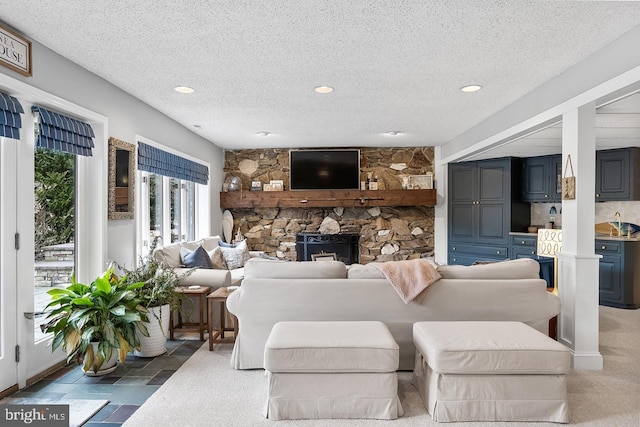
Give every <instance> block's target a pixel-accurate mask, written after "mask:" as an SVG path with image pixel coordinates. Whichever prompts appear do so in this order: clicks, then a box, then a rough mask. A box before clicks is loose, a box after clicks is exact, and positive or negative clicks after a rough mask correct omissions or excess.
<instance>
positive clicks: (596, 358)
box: [571, 351, 604, 371]
mask: <svg viewBox="0 0 640 427" xmlns="http://www.w3.org/2000/svg"><path fill="white" fill-rule="evenodd" d="M571 353H572V355H573V369H576V370H578V371H602V369H603V368H604V359H603V358H602V355H601V354H600V353H599V352H595V353H576V352H575V351H572V352H571Z"/></svg>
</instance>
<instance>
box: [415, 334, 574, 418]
mask: <svg viewBox="0 0 640 427" xmlns="http://www.w3.org/2000/svg"><path fill="white" fill-rule="evenodd" d="M413 342H414V343H415V345H416V350H417V351H416V363H415V368H414V374H413V385H414V386H415V387H416V388H417V389H418V392H419V393H420V396H421V397H422V400H423V402H424V404H425V406H426V407H427V411H428V412H429V414H431V417H432V418H433V419H434V420H435V421H442V422H455V421H548V422H549V421H550V422H558V423H568V422H569V408H568V401H567V385H566V381H565V374H566V373H567V372H568V371H569V369H570V368H571V354H570V351H569V349H568V348H567V347H565V346H564V345H562V344H560V343H558V342H556V341H554V340H552V339H551V338H549V337H547V336H546V335H544V334H542V333H540V332H539V331H537V330H535V329H533V328H531V327H529V326H527V325H525V324H524V323H520V322H419V323H415V324H414V325H413Z"/></svg>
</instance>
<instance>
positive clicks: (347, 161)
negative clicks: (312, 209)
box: [289, 149, 360, 190]
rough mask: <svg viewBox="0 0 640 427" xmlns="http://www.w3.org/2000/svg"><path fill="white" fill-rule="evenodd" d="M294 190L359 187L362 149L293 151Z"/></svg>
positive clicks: (291, 185) (291, 173)
mask: <svg viewBox="0 0 640 427" xmlns="http://www.w3.org/2000/svg"><path fill="white" fill-rule="evenodd" d="M289 177H290V183H289V184H290V186H289V188H290V189H291V190H357V189H359V188H360V150H357V149H349V150H291V151H290V152H289Z"/></svg>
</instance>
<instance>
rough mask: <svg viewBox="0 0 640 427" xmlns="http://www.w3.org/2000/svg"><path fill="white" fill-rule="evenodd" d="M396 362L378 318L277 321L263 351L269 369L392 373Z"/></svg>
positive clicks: (394, 346)
mask: <svg viewBox="0 0 640 427" xmlns="http://www.w3.org/2000/svg"><path fill="white" fill-rule="evenodd" d="M323 263H324V262H323ZM398 363H399V347H398V344H397V343H396V342H395V340H394V339H393V336H392V335H391V332H389V329H388V328H387V327H386V326H385V324H384V323H382V322H378V321H371V322H368V321H363V322H335V321H327V322H279V323H276V324H275V325H274V326H273V329H272V330H271V334H269V338H268V339H267V343H266V345H265V350H264V368H265V369H266V370H267V371H270V372H318V373H325V372H395V371H396V370H397V369H398Z"/></svg>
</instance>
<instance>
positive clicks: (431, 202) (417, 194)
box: [220, 190, 436, 209]
mask: <svg viewBox="0 0 640 427" xmlns="http://www.w3.org/2000/svg"><path fill="white" fill-rule="evenodd" d="M435 205H436V190H304V191H229V192H221V193H220V207H221V208H222V209H234V208H304V207H314V208H333V207H338V206H343V207H354V206H360V207H373V206H379V207H382V206H385V207H390V206H435Z"/></svg>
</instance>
